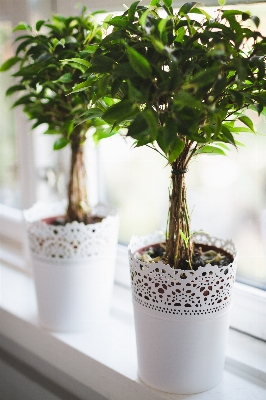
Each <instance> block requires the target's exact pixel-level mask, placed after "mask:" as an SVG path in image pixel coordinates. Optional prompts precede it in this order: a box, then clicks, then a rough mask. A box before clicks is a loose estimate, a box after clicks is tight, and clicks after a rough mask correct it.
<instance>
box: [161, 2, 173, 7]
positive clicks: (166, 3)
mask: <svg viewBox="0 0 266 400" xmlns="http://www.w3.org/2000/svg"><path fill="white" fill-rule="evenodd" d="M163 2H164V5H165V6H166V7H167V8H169V7H171V6H172V0H163Z"/></svg>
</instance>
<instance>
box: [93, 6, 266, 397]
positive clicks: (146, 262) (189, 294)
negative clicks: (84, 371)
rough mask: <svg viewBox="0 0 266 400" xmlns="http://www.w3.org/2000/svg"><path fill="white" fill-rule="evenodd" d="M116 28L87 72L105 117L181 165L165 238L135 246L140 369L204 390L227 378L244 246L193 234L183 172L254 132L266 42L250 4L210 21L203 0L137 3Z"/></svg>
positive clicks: (263, 93)
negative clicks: (109, 101)
mask: <svg viewBox="0 0 266 400" xmlns="http://www.w3.org/2000/svg"><path fill="white" fill-rule="evenodd" d="M221 3H222V1H220V5H221ZM109 24H110V26H112V27H113V29H112V31H111V32H110V33H109V34H108V35H107V36H106V37H104V39H103V40H102V42H101V43H100V45H99V47H98V49H97V50H96V52H95V53H94V56H93V58H92V60H91V63H92V66H91V67H90V68H88V69H87V71H86V75H87V77H88V78H89V77H90V76H91V75H93V74H95V73H97V74H99V78H101V79H105V82H106V85H105V91H104V92H103V96H105V98H106V97H108V96H111V97H113V98H116V103H115V104H114V105H112V106H111V107H107V109H106V111H105V112H104V113H103V115H102V118H103V119H104V120H105V121H107V122H108V123H109V124H110V125H112V126H113V128H117V127H118V126H122V127H125V128H127V136H128V137H131V138H133V139H134V140H135V146H136V147H138V146H144V145H146V146H148V147H151V148H152V149H154V150H155V151H157V152H159V153H160V154H161V155H162V157H164V158H165V159H166V161H167V163H168V164H170V165H171V168H172V171H171V185H170V196H169V203H170V205H169V216H168V224H167V231H166V235H163V234H161V233H159V232H157V233H155V234H153V235H151V236H148V237H142V238H136V237H134V238H133V239H132V241H131V242H130V245H129V259H130V270H131V281H132V295H133V303H134V315H135V328H136V340H137V352H138V368H139V376H140V378H141V379H142V380H143V381H144V382H146V383H147V384H148V385H150V386H153V387H155V388H157V389H160V390H163V391H167V392H171V393H181V394H188V393H195V392H201V391H205V390H207V389H210V388H211V387H213V386H215V385H216V384H218V383H219V382H220V381H221V379H222V372H223V365H224V359H225V344H226V337H227V332H228V328H229V311H230V308H231V302H232V289H233V283H234V279H235V270H236V250H235V247H234V245H233V243H232V242H231V241H225V240H219V239H216V238H212V237H210V236H208V235H206V234H204V233H199V234H196V235H193V234H192V232H191V231H190V215H189V211H188V207H187V200H186V184H185V175H186V173H187V171H188V168H189V164H190V162H191V160H192V159H193V158H194V157H198V156H199V155H200V154H202V153H209V154H221V155H225V154H226V151H227V150H228V149H229V148H230V147H232V146H233V147H234V148H237V146H238V145H239V144H240V143H239V142H238V141H237V134H238V133H239V132H241V131H249V132H251V133H252V132H254V127H253V123H252V120H251V119H250V118H249V117H247V116H246V115H245V114H244V111H245V110H246V109H248V108H251V109H253V110H255V111H257V112H258V113H259V114H260V113H261V112H263V110H265V106H266V77H265V54H266V51H265V50H266V38H265V37H264V36H263V35H262V34H261V33H260V32H259V31H258V30H257V28H258V26H259V19H258V18H257V17H253V16H251V15H250V14H249V13H248V12H242V11H239V10H223V7H222V6H221V7H220V8H219V9H218V10H217V12H216V13H215V14H214V16H213V17H211V16H210V15H209V14H208V13H207V12H206V11H205V10H203V9H201V8H199V6H198V5H197V4H196V3H195V2H191V3H186V4H184V5H183V6H182V7H181V8H180V9H179V11H178V12H174V11H173V8H172V1H171V0H163V2H158V1H157V0H152V1H151V2H150V5H149V6H148V7H146V6H142V5H141V3H140V2H139V1H136V2H134V3H133V4H132V5H131V6H130V7H129V8H128V9H127V10H126V11H125V12H124V14H123V15H122V16H114V17H112V18H110V20H109ZM98 66H101V68H103V66H104V68H106V71H104V72H103V71H102V70H101V68H99V67H98Z"/></svg>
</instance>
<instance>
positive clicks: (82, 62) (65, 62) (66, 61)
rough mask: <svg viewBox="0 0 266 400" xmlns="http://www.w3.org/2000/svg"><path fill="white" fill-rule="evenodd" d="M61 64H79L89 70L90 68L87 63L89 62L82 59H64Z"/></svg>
mask: <svg viewBox="0 0 266 400" xmlns="http://www.w3.org/2000/svg"><path fill="white" fill-rule="evenodd" d="M61 61H62V63H63V64H67V63H68V62H69V63H76V64H80V65H84V67H87V68H89V67H90V66H91V64H90V63H89V61H87V60H84V59H83V58H71V59H65V60H61Z"/></svg>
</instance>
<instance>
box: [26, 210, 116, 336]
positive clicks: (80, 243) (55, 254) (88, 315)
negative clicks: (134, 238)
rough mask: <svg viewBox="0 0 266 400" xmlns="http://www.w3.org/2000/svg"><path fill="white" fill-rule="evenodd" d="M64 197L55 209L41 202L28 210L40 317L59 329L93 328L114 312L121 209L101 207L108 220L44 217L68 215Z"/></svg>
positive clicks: (44, 322) (53, 328)
mask: <svg viewBox="0 0 266 400" xmlns="http://www.w3.org/2000/svg"><path fill="white" fill-rule="evenodd" d="M62 213H63V206H62V203H56V204H54V205H53V207H52V209H51V210H49V206H47V204H42V203H37V204H36V205H35V206H34V207H32V208H31V209H29V210H26V211H25V212H24V217H25V221H26V226H27V237H28V242H29V247H30V251H31V258H32V265H33V273H34V281H35V289H36V295H37V303H38V311H39V320H40V323H41V325H42V326H43V327H45V328H47V329H51V330H57V331H78V330H86V329H89V327H90V325H91V323H93V320H94V319H103V318H106V317H107V316H108V312H109V308H110V301H111V296H112V290H113V280H114V266H115V257H116V245H117V238H118V214H117V211H116V210H115V209H110V208H107V207H103V206H101V207H98V209H97V210H94V214H97V215H100V216H102V217H104V218H103V220H102V221H101V222H99V223H96V224H92V225H84V224H83V223H78V222H72V223H69V224H66V225H65V226H54V225H49V224H47V223H46V222H44V221H42V220H41V219H44V218H48V217H51V216H52V215H53V216H56V215H62Z"/></svg>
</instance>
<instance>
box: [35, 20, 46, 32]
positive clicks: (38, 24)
mask: <svg viewBox="0 0 266 400" xmlns="http://www.w3.org/2000/svg"><path fill="white" fill-rule="evenodd" d="M44 23H45V20H43V19H41V20H40V21H37V22H36V31H38V32H39V30H40V29H41V27H42V26H43V24H44Z"/></svg>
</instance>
